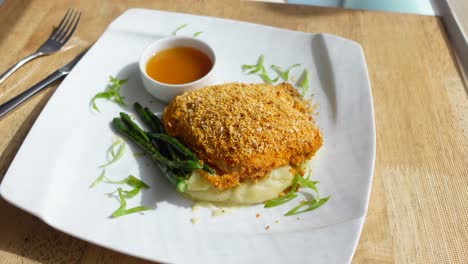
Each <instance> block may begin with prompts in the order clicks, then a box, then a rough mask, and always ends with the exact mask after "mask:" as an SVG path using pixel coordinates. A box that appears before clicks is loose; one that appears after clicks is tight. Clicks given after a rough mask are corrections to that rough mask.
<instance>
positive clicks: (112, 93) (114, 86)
mask: <svg viewBox="0 0 468 264" xmlns="http://www.w3.org/2000/svg"><path fill="white" fill-rule="evenodd" d="M109 79H110V80H109V84H108V85H107V89H106V91H104V92H100V93H97V94H96V95H95V96H94V97H93V98H92V99H91V105H92V107H93V109H94V110H96V111H98V112H99V108H98V107H97V105H96V100H97V99H107V100H111V101H114V102H115V103H117V104H118V105H120V106H125V105H126V104H125V98H124V97H123V96H122V95H121V94H120V89H121V88H122V85H123V84H124V83H126V82H127V80H128V79H123V80H121V79H117V78H114V77H112V76H110V77H109Z"/></svg>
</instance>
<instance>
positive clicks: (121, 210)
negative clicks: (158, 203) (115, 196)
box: [112, 188, 151, 218]
mask: <svg viewBox="0 0 468 264" xmlns="http://www.w3.org/2000/svg"><path fill="white" fill-rule="evenodd" d="M117 191H118V192H119V198H120V207H119V209H117V210H116V211H115V212H114V213H112V217H113V218H116V217H120V216H123V215H127V214H131V213H137V212H142V211H147V210H151V208H149V207H146V206H136V207H132V208H130V209H127V201H126V200H125V197H124V191H123V190H122V189H121V188H117Z"/></svg>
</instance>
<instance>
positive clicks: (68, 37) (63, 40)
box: [60, 12, 81, 44]
mask: <svg viewBox="0 0 468 264" xmlns="http://www.w3.org/2000/svg"><path fill="white" fill-rule="evenodd" d="M77 16H78V17H77V18H76V19H74V21H73V27H72V28H71V30H70V31H68V29H67V31H68V34H67V35H65V36H64V37H63V39H62V40H60V42H61V43H63V44H65V43H67V42H68V40H69V39H70V37H71V36H72V35H73V33H74V32H75V29H76V27H77V26H78V23H79V22H80V18H81V12H78V13H77Z"/></svg>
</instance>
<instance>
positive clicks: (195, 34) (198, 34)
mask: <svg viewBox="0 0 468 264" xmlns="http://www.w3.org/2000/svg"><path fill="white" fill-rule="evenodd" d="M201 33H203V32H202V31H198V32H195V33H194V34H193V37H194V38H196V37H198V36H200V34H201Z"/></svg>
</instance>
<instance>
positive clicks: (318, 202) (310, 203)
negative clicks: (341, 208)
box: [285, 196, 330, 216]
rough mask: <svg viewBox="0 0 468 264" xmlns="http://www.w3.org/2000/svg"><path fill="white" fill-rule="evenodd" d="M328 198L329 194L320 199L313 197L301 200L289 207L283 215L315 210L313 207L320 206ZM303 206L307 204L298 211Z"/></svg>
mask: <svg viewBox="0 0 468 264" xmlns="http://www.w3.org/2000/svg"><path fill="white" fill-rule="evenodd" d="M329 199H330V196H328V197H325V198H322V199H318V200H316V199H313V200H310V201H302V202H301V203H300V204H299V205H298V206H296V207H294V208H293V209H291V210H290V211H289V212H287V213H286V214H285V215H286V216H291V215H295V214H300V213H305V212H308V211H312V210H315V209H317V208H319V207H320V206H322V205H323V204H325V203H326V202H327V201H328V200H329ZM305 206H307V208H305V209H303V210H300V211H299V209H301V208H303V207H305Z"/></svg>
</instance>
